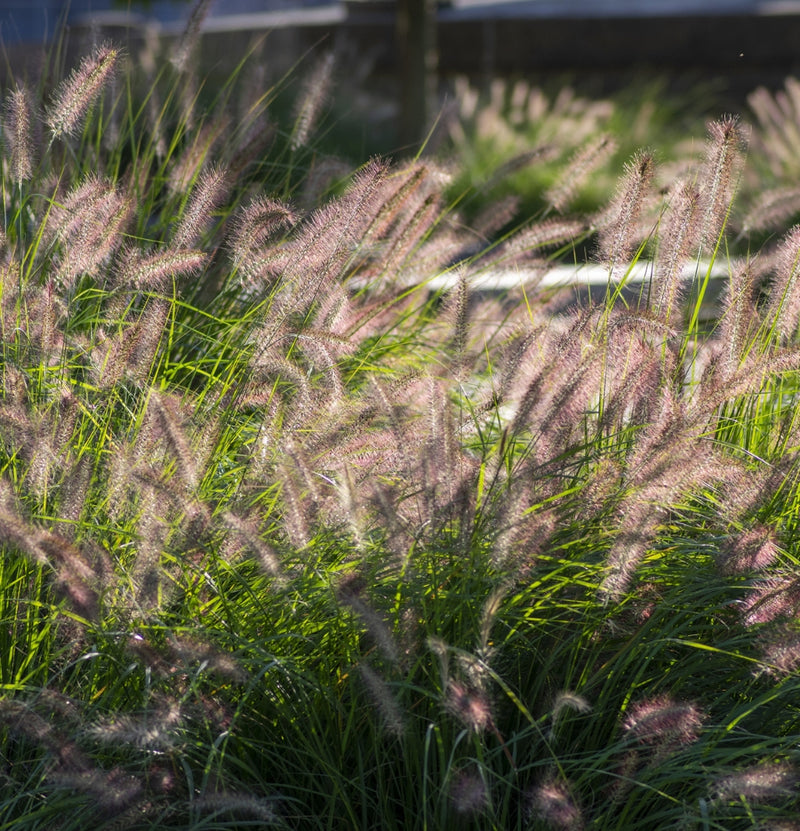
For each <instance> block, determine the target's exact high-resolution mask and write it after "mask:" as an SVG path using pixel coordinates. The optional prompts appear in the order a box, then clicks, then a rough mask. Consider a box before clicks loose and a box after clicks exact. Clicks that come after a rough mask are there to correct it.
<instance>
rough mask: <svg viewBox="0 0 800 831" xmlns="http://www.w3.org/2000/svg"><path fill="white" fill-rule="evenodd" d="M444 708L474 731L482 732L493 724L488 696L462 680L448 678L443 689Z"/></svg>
mask: <svg viewBox="0 0 800 831" xmlns="http://www.w3.org/2000/svg"><path fill="white" fill-rule="evenodd" d="M445 709H446V710H447V711H448V712H449V713H450V714H451V715H453V716H455V717H456V718H457V719H458V720H459V721H460V722H461V723H462V724H463V725H464V726H465V727H467V728H468V729H470V730H472V731H473V732H475V733H483V732H485V731H486V730H487V729H490V728H492V727H493V725H494V717H493V715H492V707H491V703H490V701H489V697H488V696H487V695H486V693H484V692H482V691H480V690H477V689H473V688H471V687H469V686H468V685H467V684H465V683H464V682H463V681H457V680H455V679H452V678H451V679H450V681H449V683H448V684H447V688H446V690H445Z"/></svg>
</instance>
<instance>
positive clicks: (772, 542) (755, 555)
mask: <svg viewBox="0 0 800 831" xmlns="http://www.w3.org/2000/svg"><path fill="white" fill-rule="evenodd" d="M777 556H778V546H777V541H776V539H775V532H774V529H772V528H769V527H768V526H766V525H757V526H756V527H755V528H751V529H750V530H749V531H745V532H744V533H742V534H738V535H736V536H735V537H732V538H730V539H728V540H727V542H726V544H725V545H724V546H723V548H722V550H721V551H720V558H719V569H720V571H721V572H722V573H723V574H746V573H747V572H750V571H760V570H761V569H764V568H766V567H767V566H769V565H771V564H772V563H773V562H774V561H775V558H776V557H777Z"/></svg>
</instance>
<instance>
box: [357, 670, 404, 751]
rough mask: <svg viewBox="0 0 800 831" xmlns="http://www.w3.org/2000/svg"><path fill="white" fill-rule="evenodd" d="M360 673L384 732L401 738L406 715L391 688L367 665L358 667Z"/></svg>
mask: <svg viewBox="0 0 800 831" xmlns="http://www.w3.org/2000/svg"><path fill="white" fill-rule="evenodd" d="M358 671H359V674H360V675H361V680H362V681H363V682H364V686H365V687H366V688H367V692H368V693H369V697H370V699H371V700H372V703H373V705H374V706H375V709H376V710H377V712H378V714H379V715H380V718H381V723H382V726H383V728H384V730H386V732H387V733H389V734H390V735H392V736H395V737H397V738H400V737H401V736H402V735H403V733H404V732H405V727H406V725H405V714H404V713H403V709H402V707H401V706H400V702H399V701H398V700H397V698H396V696H395V695H394V693H393V692H392V689H391V687H390V686H389V684H388V683H387V682H386V680H385V679H384V678H383V677H382V676H381V675H380V674H379V673H377V672H376V671H375V670H374V669H372V668H371V667H370V666H368V665H367V664H365V663H361V664H359V665H358Z"/></svg>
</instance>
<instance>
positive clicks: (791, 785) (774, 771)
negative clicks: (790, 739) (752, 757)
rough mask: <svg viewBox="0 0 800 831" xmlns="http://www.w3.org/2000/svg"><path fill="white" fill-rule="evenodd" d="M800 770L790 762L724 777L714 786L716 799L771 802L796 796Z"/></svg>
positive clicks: (759, 765)
mask: <svg viewBox="0 0 800 831" xmlns="http://www.w3.org/2000/svg"><path fill="white" fill-rule="evenodd" d="M797 784H798V775H797V770H796V769H795V768H794V767H793V766H792V765H791V764H789V763H788V762H761V763H760V764H757V765H752V766H751V767H749V768H745V769H744V770H741V771H739V772H737V773H731V774H728V775H727V776H721V777H719V778H718V779H716V780H715V781H714V783H713V790H714V793H715V795H716V796H718V797H720V798H722V799H735V800H737V801H738V800H740V799H741V798H742V797H744V798H745V799H747V800H748V801H750V802H769V801H771V800H774V799H786V798H787V797H791V796H794V795H796V793H797Z"/></svg>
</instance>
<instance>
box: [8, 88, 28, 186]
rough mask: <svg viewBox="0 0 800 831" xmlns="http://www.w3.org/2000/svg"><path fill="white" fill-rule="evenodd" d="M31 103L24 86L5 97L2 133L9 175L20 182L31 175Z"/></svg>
mask: <svg viewBox="0 0 800 831" xmlns="http://www.w3.org/2000/svg"><path fill="white" fill-rule="evenodd" d="M32 117H33V104H32V102H31V96H30V92H29V91H28V88H27V87H26V86H24V85H23V86H17V87H16V88H15V89H14V90H13V91H12V92H11V93H9V95H8V98H7V99H6V105H5V118H4V123H3V127H4V129H3V135H4V137H5V142H6V148H7V150H8V152H9V155H10V161H11V176H12V178H13V180H14V181H15V182H16V183H17V184H20V183H21V182H23V181H26V180H27V179H30V178H31V177H32V176H33V166H34V157H33V152H34V147H33V130H32V124H31V121H32Z"/></svg>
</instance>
